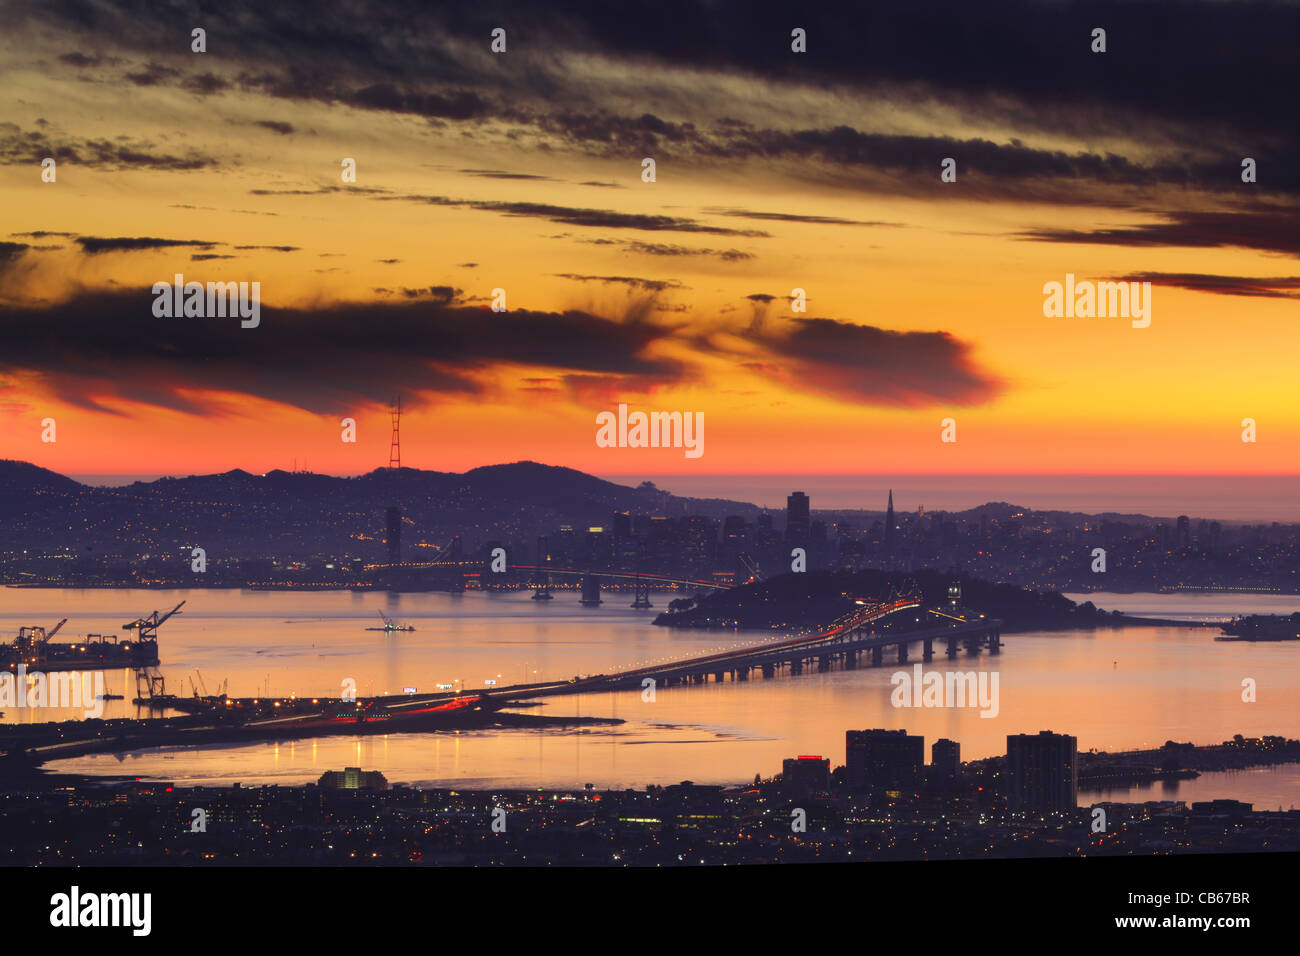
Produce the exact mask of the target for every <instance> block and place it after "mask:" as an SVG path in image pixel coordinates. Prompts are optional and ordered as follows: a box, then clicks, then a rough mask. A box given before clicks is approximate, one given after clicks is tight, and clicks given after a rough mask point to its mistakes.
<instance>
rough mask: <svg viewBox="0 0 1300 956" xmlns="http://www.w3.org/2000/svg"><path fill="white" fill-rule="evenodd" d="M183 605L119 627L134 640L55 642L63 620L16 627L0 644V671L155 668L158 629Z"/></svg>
mask: <svg viewBox="0 0 1300 956" xmlns="http://www.w3.org/2000/svg"><path fill="white" fill-rule="evenodd" d="M184 606H185V602H184V601H182V602H181V603H180V604H177V605H176V606H175V607H174V608H172V609H171V610H170V611H168V612H166V613H165V614H164V613H163V612H161V611H154V612H153V613H152V614H151V615H149V616H148V617H141V618H137V619H136V620H134V621H131V622H130V623H129V624H123V625H122V630H124V631H135V632H136V633H135V637H134V639H130V638H119V637H118V635H116V634H87V635H86V636H85V637H84V638H82V639H80V640H77V641H73V642H71V643H64V642H55V641H54V640H53V638H54V636H55V635H56V634H58V633H59V630H60V629H61V628H62V627H63V625H64V624H67V623H68V619H67V618H66V617H65V618H64V619H63V620H61V621H59V623H57V624H55V625H54V627H52V628H50V629H48V630H47V629H46V628H44V627H39V626H31V627H20V628H19V629H18V636H17V637H15V638H14V639H13V641H11V642H10V643H8V644H0V668H4V669H7V670H9V671H13V672H16V671H17V670H18V668H20V667H21V668H23V669H24V670H25V671H27V672H28V673H40V672H60V671H78V670H113V669H115V668H118V667H157V666H158V628H159V627H161V626H162V624H163V622H164V621H166V620H168V619H169V618H171V617H172V616H173V615H175V614H179V613H181V608H182V607H184Z"/></svg>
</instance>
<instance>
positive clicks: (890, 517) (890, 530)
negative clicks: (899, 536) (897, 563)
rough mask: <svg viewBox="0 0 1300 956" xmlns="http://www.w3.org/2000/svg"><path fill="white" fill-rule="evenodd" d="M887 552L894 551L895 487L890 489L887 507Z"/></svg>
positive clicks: (891, 552)
mask: <svg viewBox="0 0 1300 956" xmlns="http://www.w3.org/2000/svg"><path fill="white" fill-rule="evenodd" d="M885 553H886V554H893V553H894V489H893V488H890V489H889V505H888V507H886V508H885Z"/></svg>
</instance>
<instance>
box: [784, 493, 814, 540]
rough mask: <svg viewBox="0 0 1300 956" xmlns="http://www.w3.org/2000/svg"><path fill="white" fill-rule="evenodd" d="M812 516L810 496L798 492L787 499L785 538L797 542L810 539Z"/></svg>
mask: <svg viewBox="0 0 1300 956" xmlns="http://www.w3.org/2000/svg"><path fill="white" fill-rule="evenodd" d="M809 514H810V509H809V501H808V496H807V495H805V494H804V493H803V492H802V491H796V492H794V493H793V494H791V495H790V496H789V497H788V498H786V499H785V536H786V537H787V538H793V539H796V540H802V539H804V538H807V537H808V517H809Z"/></svg>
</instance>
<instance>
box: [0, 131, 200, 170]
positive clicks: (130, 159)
mask: <svg viewBox="0 0 1300 956" xmlns="http://www.w3.org/2000/svg"><path fill="white" fill-rule="evenodd" d="M154 148H155V147H154V145H153V144H152V143H149V142H146V141H140V140H127V139H119V140H117V141H109V140H106V139H75V138H72V137H67V136H59V137H57V138H52V137H50V136H49V135H47V134H46V133H44V132H37V131H32V132H28V131H24V130H23V129H22V128H21V127H19V126H17V125H16V124H14V123H0V164H9V165H12V164H15V163H32V164H39V163H40V162H41V160H43V159H45V158H46V157H47V156H48V157H51V158H53V159H54V160H56V161H57V162H58V163H60V164H63V163H71V164H75V165H78V166H89V167H94V168H107V169H115V170H121V169H164V170H174V171H188V170H196V169H206V168H209V167H212V166H216V165H217V161H216V160H215V159H213V158H211V157H210V156H204V155H202V154H199V153H195V152H191V153H189V154H187V155H185V156H175V155H171V154H168V153H158V152H154V151H153V150H154Z"/></svg>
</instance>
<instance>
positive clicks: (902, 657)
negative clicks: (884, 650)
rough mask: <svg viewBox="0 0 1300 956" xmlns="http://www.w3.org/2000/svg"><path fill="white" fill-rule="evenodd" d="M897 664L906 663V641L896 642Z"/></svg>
mask: <svg viewBox="0 0 1300 956" xmlns="http://www.w3.org/2000/svg"><path fill="white" fill-rule="evenodd" d="M898 663H900V664H906V663H907V641H899V642H898Z"/></svg>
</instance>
